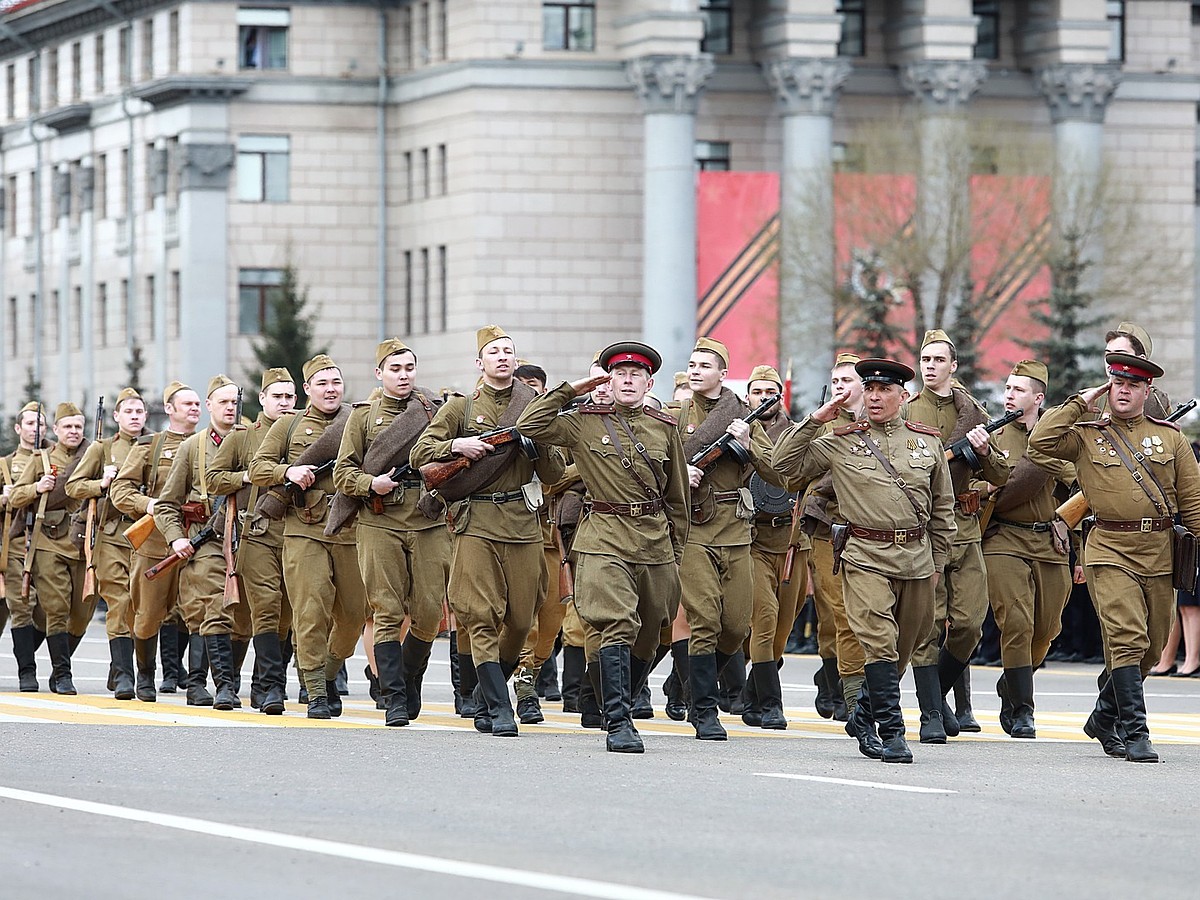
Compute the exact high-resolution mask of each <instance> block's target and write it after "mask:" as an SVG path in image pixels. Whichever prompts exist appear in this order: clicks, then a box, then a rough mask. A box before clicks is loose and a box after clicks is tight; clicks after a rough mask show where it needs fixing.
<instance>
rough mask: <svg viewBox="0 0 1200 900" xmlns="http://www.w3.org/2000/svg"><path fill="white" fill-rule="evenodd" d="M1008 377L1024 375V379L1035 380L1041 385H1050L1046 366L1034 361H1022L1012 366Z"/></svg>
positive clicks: (1048, 371)
mask: <svg viewBox="0 0 1200 900" xmlns="http://www.w3.org/2000/svg"><path fill="white" fill-rule="evenodd" d="M1009 374H1010V375H1024V376H1025V377H1026V378H1036V379H1037V380H1038V381H1040V382H1041V383H1042V384H1045V385H1048V384H1050V370H1049V369H1047V368H1046V364H1045V363H1043V362H1038V361H1037V360H1036V359H1023V360H1021V361H1020V362H1019V363H1017V364H1016V365H1015V366H1013V370H1012V372H1010V373H1009Z"/></svg>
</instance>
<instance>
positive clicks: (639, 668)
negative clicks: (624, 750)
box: [629, 646, 671, 719]
mask: <svg viewBox="0 0 1200 900" xmlns="http://www.w3.org/2000/svg"><path fill="white" fill-rule="evenodd" d="M670 652H671V651H670V648H669V647H662V646H660V647H659V648H658V649H657V650H655V651H654V659H638V658H637V657H636V656H634V655H633V648H632V647H631V648H630V650H629V678H630V681H629V689H630V690H631V691H633V705H632V706H630V708H629V715H630V718H633V719H653V718H654V698H653V697H652V696H651V694H650V673H651V672H653V671H654V667H655V666H657V665H658V664H659V663H660V662H662V661H663V659H664V658H665V657H666V655H667V654H668V653H670Z"/></svg>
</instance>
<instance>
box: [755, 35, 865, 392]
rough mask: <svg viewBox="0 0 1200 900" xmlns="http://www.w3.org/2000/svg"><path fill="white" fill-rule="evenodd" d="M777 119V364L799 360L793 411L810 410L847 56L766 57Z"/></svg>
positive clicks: (823, 320)
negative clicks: (837, 112) (836, 124)
mask: <svg viewBox="0 0 1200 900" xmlns="http://www.w3.org/2000/svg"><path fill="white" fill-rule="evenodd" d="M762 68H763V76H764V77H765V78H766V80H767V84H769V85H770V87H771V90H772V91H774V93H775V97H776V99H777V101H778V109H779V112H780V116H781V121H780V124H781V132H782V137H783V159H782V163H781V165H780V171H779V216H780V250H779V366H780V368H781V369H782V368H783V367H785V366H787V365H788V364H789V363H790V362H798V363H800V366H799V368H798V369H797V370H796V376H797V377H796V380H795V382H794V384H793V388H792V408H793V410H798V409H809V408H812V407H814V406H815V405H816V404H817V402H818V400H819V398H820V394H821V391H822V388H824V386H825V383H826V369H827V366H824V365H811V364H806V362H811V361H817V360H825V361H828V363H829V365H832V364H833V354H834V350H835V349H836V348H835V347H834V339H833V335H834V309H833V299H834V286H835V284H836V281H837V275H836V273H835V271H834V268H835V263H834V256H835V253H834V249H835V248H834V231H833V224H834V212H833V111H834V107H835V105H836V104H837V98H838V94H839V92H840V91H841V88H842V85H843V84H844V83H845V81H846V78H847V77H848V76H849V75H850V63H849V61H847V60H845V59H838V58H831V59H797V58H780V59H771V60H767V61H766V62H764V63H763V65H762Z"/></svg>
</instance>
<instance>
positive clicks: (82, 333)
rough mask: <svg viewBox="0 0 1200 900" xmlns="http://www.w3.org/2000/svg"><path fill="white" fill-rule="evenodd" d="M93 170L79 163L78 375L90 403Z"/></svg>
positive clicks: (93, 359) (92, 393)
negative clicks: (81, 352) (79, 351)
mask: <svg viewBox="0 0 1200 900" xmlns="http://www.w3.org/2000/svg"><path fill="white" fill-rule="evenodd" d="M95 206H96V170H95V168H94V167H93V164H92V161H91V159H90V158H89V159H88V160H86V162H85V164H84V165H82V166H80V167H79V292H80V303H79V306H80V313H79V315H80V322H79V338H80V347H81V349H82V351H83V362H82V366H81V369H82V371H81V374H80V378H82V379H83V385H84V394H85V396H84V399H85V400H86V401H87V402H88V403H91V401H92V399H93V397H94V396H95V395H98V394H99V393H100V388H99V387H98V386H97V385H96V324H95V309H94V304H93V293H94V291H95V290H96V281H95V247H94V246H93V243H92V242H93V237H94V235H93V233H92V229H93V227H94V225H95Z"/></svg>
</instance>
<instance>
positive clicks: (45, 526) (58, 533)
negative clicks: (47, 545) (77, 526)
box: [42, 509, 71, 541]
mask: <svg viewBox="0 0 1200 900" xmlns="http://www.w3.org/2000/svg"><path fill="white" fill-rule="evenodd" d="M70 530H71V517H70V514H69V513H67V511H66V510H65V509H52V510H48V511H47V512H46V515H45V517H44V518H43V519H42V536H43V537H46V538H49V539H50V540H52V541H56V540H58V539H59V538H61V537H66V536H67V534H68V533H69V532H70Z"/></svg>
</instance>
